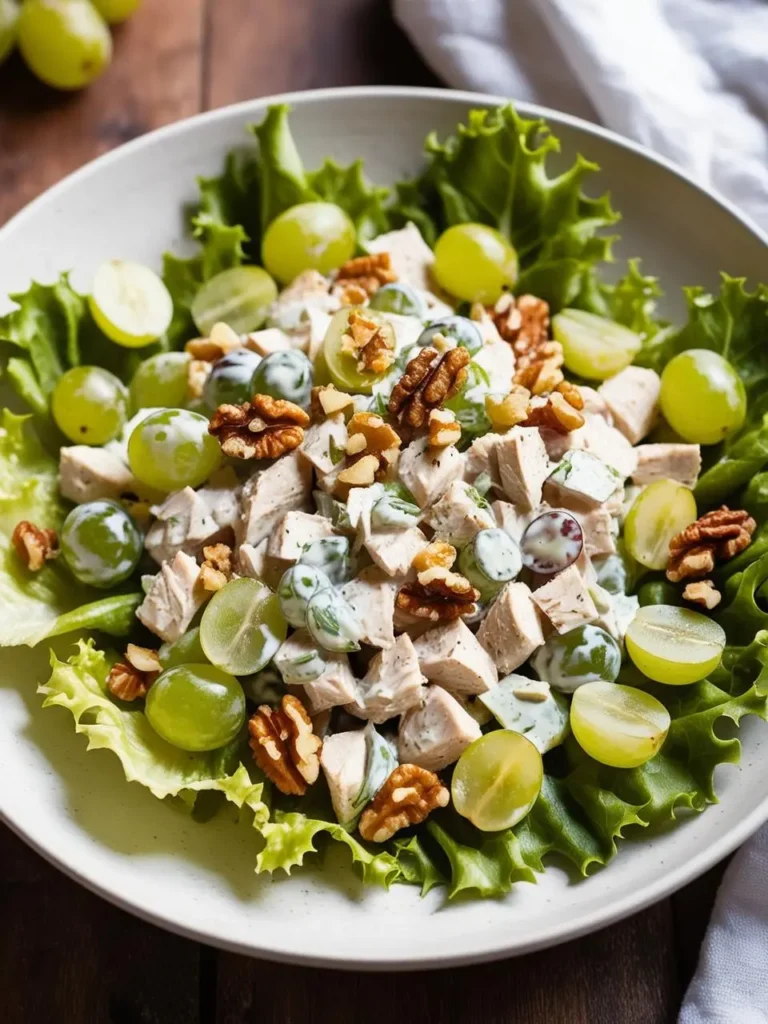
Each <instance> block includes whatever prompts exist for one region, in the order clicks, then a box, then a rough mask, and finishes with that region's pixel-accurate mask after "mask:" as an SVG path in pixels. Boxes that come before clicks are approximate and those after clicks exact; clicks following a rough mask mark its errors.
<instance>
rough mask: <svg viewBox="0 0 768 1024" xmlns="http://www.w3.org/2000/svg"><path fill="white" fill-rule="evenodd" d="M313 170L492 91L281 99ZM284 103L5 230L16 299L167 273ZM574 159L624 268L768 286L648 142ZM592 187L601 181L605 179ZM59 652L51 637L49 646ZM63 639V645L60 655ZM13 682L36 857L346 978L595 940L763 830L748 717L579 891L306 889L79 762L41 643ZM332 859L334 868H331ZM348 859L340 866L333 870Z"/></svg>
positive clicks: (9, 710)
mask: <svg viewBox="0 0 768 1024" xmlns="http://www.w3.org/2000/svg"><path fill="white" fill-rule="evenodd" d="M279 99H280V100H281V101H282V100H287V101H288V102H290V103H292V104H294V106H295V112H294V114H293V118H292V127H293V129H294V131H295V133H296V135H297V137H298V141H299V143H300V147H301V151H302V153H303V155H304V156H305V158H306V159H307V162H308V165H309V166H314V165H317V164H318V163H319V162H320V161H321V160H322V158H323V157H325V156H326V155H329V154H330V155H333V156H335V157H337V158H339V159H341V160H350V159H352V158H355V157H358V156H363V157H365V160H366V166H367V170H368V172H369V174H370V175H371V177H372V178H373V179H374V180H377V181H380V182H382V183H387V182H390V181H392V180H394V179H395V178H398V177H400V176H401V175H403V174H404V173H407V172H412V171H414V170H416V169H417V168H418V166H419V163H420V154H421V145H422V142H423V140H424V137H425V135H426V133H427V132H428V131H429V130H431V129H437V131H438V132H439V133H440V134H441V135H444V134H446V133H448V132H449V131H451V130H452V129H453V128H454V126H455V124H456V123H457V122H458V121H459V120H460V119H462V118H463V117H464V115H465V113H466V111H467V110H468V109H469V108H470V107H473V106H482V105H486V104H487V105H496V104H497V103H500V102H502V100H501V99H499V98H498V97H491V96H477V95H471V94H468V93H456V92H454V93H452V92H442V91H437V90H429V89H395V88H373V89H363V88H360V89H348V90H329V91H322V92H314V93H304V94H298V95H295V96H287V97H279ZM269 102H271V101H270V100H257V101H253V102H250V103H244V104H241V105H239V106H235V107H229V108H226V109H224V110H218V111H214V112H213V113H209V114H203V115H201V116H199V117H195V118H191V119H190V120H188V121H183V122H181V123H180V124H176V125H173V126H171V127H169V128H165V129H162V130H161V131H157V132H154V133H152V134H151V135H148V136H146V137H144V138H142V139H138V140H137V141H135V142H132V143H130V144H129V145H127V146H124V147H122V148H121V149H119V150H117V151H116V152H114V153H110V154H109V155H107V156H104V157H102V158H101V159H99V160H97V161H95V162H94V163H93V164H90V165H89V166H87V167H85V168H83V169H82V170H81V171H79V172H78V173H76V174H74V175H72V176H71V177H70V178H67V179H66V181H64V182H62V183H61V184H60V185H58V186H56V187H55V188H53V189H52V190H51V191H50V192H48V193H47V194H46V195H44V196H42V197H41V198H40V199H38V200H36V201H35V202H34V203H32V204H31V205H30V206H29V207H28V208H27V209H26V210H24V211H23V212H22V213H20V214H19V215H18V216H17V217H16V218H15V219H14V220H12V221H11V222H10V223H9V224H7V225H6V226H5V227H4V228H3V229H2V230H0V282H2V293H3V295H5V294H6V293H7V292H12V291H15V290H17V289H23V288H25V287H26V286H27V284H28V282H29V280H30V278H31V277H35V278H37V279H40V280H51V279H53V278H54V276H55V275H56V274H57V273H58V272H59V271H60V270H65V269H68V268H73V269H74V271H75V275H74V281H75V283H76V284H79V285H80V286H82V287H83V288H85V287H87V285H88V281H89V277H90V275H91V273H92V272H93V270H94V268H95V267H96V266H97V265H98V264H99V263H101V262H102V261H103V260H105V259H108V258H111V257H115V256H120V257H124V258H131V259H136V260H141V261H144V262H147V263H150V264H155V265H157V264H158V263H159V259H160V254H161V252H162V251H163V250H164V249H165V248H168V247H176V248H178V247H181V246H182V245H183V242H184V220H183V208H184V204H185V203H186V202H187V201H192V200H194V198H195V176H196V175H198V174H212V173H215V172H217V171H218V170H219V168H220V166H221V164H222V160H223V158H224V155H225V153H226V152H227V150H228V149H230V147H232V146H234V145H237V144H238V143H240V142H242V140H243V138H244V135H243V130H244V128H245V126H246V124H248V123H249V122H251V121H255V120H259V119H260V118H261V117H262V116H263V114H264V111H265V108H266V106H267V104H268V103H269ZM520 109H521V111H522V112H523V113H534V114H544V115H545V116H546V117H547V118H548V119H549V120H550V122H551V123H552V125H553V128H554V130H555V132H556V133H557V134H558V135H559V136H560V138H561V140H562V142H563V149H564V152H565V154H566V156H568V157H572V156H573V155H574V153H575V152H576V150H577V149H578V150H579V151H581V152H583V153H584V155H585V156H587V157H589V158H591V159H594V160H596V161H597V162H598V163H599V164H600V165H601V167H602V173H601V175H600V181H599V183H598V184H599V186H600V187H603V188H604V187H608V188H609V189H610V191H611V194H612V198H613V201H614V204H615V206H616V207H617V208H618V209H619V210H621V211H622V212H623V214H624V219H623V222H622V224H621V232H622V242H621V244H620V246H619V253H620V255H621V256H641V257H643V259H644V264H645V267H646V269H647V270H648V271H653V272H655V273H657V274H658V275H659V276H660V277H661V280H662V283H663V284H664V286H665V288H666V289H667V292H668V294H669V308H668V312H669V313H670V314H671V315H674V314H680V313H681V312H682V308H683V305H682V301H681V298H680V294H679V289H680V286H681V285H684V284H704V285H706V286H711V287H716V285H717V280H718V271H719V270H720V269H724V270H728V271H729V272H731V273H733V274H744V275H747V276H751V277H752V278H753V279H757V277H758V276H759V275H760V274H763V275H765V267H766V239H765V238H764V237H762V236H761V235H760V233H759V231H758V230H757V229H756V228H754V227H753V226H751V225H749V224H748V223H747V222H746V221H745V220H744V218H743V217H741V216H740V215H739V214H738V213H737V211H736V210H735V209H734V208H733V207H731V206H729V205H728V204H727V203H725V202H723V201H722V200H720V199H717V198H715V197H713V196H711V195H709V194H708V193H707V192H706V191H704V190H702V189H700V188H698V187H697V186H696V185H694V184H692V183H691V182H690V181H688V180H687V179H686V178H685V176H684V175H682V174H681V173H680V172H679V171H677V170H676V169H675V168H673V167H672V166H671V165H669V164H667V163H666V162H664V161H663V160H660V159H659V158H657V157H655V156H653V155H652V154H650V153H648V152H646V151H645V150H643V149H641V148H640V147H638V146H635V145H633V144H632V143H629V142H626V141H625V140H623V139H620V138H618V137H617V136H615V135H612V134H611V133H610V132H607V131H603V130H602V129H600V128H596V127H594V126H593V125H588V124H586V123H585V122H583V121H579V120H577V119H576V118H572V117H567V116H565V115H563V114H557V113H553V112H551V111H539V110H532V109H531V108H528V107H526V106H524V105H522V104H521V105H520ZM595 187H597V186H595ZM43 646H45V645H43ZM67 646H68V641H67V640H66V639H64V640H61V641H57V643H56V647H57V649H58V650H59V651H62V650H66V649H67ZM3 661H4V665H5V670H4V672H3V675H2V679H1V680H0V815H1V816H2V818H3V820H5V821H6V822H7V823H8V824H9V825H10V826H11V828H13V829H14V830H15V831H16V832H18V834H19V835H20V836H22V838H24V839H25V840H26V841H27V842H28V843H29V844H30V845H31V846H33V847H34V848H35V849H36V850H38V852H40V853H42V854H43V855H44V856H46V857H47V858H49V859H50V860H51V861H52V862H53V863H55V864H57V865H58V866H59V867H60V868H62V870H64V871H66V872H67V873H68V874H70V875H72V876H73V877H74V878H77V879H78V880H79V881H81V882H82V883H83V884H84V885H87V886H88V887H90V888H91V889H93V890H95V891H96V892H98V893H100V894H101V895H103V896H105V897H106V898H107V899H110V900H112V901H114V902H115V903H118V904H119V905H121V906H122V907H124V908H126V909H127V910H130V911H133V912H134V913H136V914H138V915H140V916H142V917H144V918H146V919H148V920H151V921H153V922H155V923H157V924H160V925H163V926H165V927H168V928H171V929H173V930H174V931H178V932H181V933H183V934H185V935H188V936H191V937H194V938H197V939H200V940H203V941H205V942H210V943H213V944H215V945H219V946H223V947H227V948H230V949H233V950H236V951H238V952H241V953H249V954H253V955H258V956H265V957H271V958H275V959H281V960H290V961H296V962H300V963H315V964H321V965H326V966H337V967H366V968H376V967H379V968H384V967H393V968H394V967H398V968H409V967H424V966H435V965H446V964H452V963H467V962H470V961H473V960H483V959H491V958H494V957H502V956H507V955H510V954H514V953H522V952H526V951H530V950H533V949H536V948H538V947H542V946H545V945H549V944H552V943H555V942H561V941H564V940H566V939H569V938H573V937H574V936H576V935H579V934H581V933H584V932H587V931H590V930H593V929H596V928H599V927H601V926H603V925H606V924H608V923H609V922H611V921H614V920H616V919H617V918H620V917H622V916H624V915H627V914H630V913H632V912H633V911H636V910H639V909H640V908H641V907H643V906H645V905H646V904H648V903H651V902H653V901H654V900H658V899H660V898H661V897H663V896H665V895H667V894H668V893H670V892H671V891H673V890H674V889H676V888H678V887H679V886H681V885H683V884H685V883H686V882H688V881H690V879H692V878H694V877H695V876H696V875H698V874H700V873H701V872H703V871H704V870H706V869H707V868H708V867H709V866H710V865H712V864H713V863H715V862H716V861H717V860H719V859H720V858H722V857H723V856H724V855H725V854H727V853H728V852H729V851H731V850H732V849H733V848H734V847H735V846H737V845H738V844H739V843H740V842H742V841H743V840H744V839H745V838H746V837H747V836H748V835H749V834H750V833H751V832H752V831H754V830H755V829H756V828H757V827H758V826H759V825H760V824H761V823H762V822H763V821H764V820H765V819H766V818H768V749H766V742H765V738H766V735H767V733H766V727H765V726H764V725H763V724H762V723H759V722H756V721H755V720H754V719H751V718H748V719H746V720H745V721H744V723H743V726H742V730H741V733H742V738H743V740H744V754H743V759H742V763H741V765H740V767H738V768H735V767H733V766H728V767H725V768H721V769H718V772H717V783H718V790H719V792H720V794H721V798H722V802H721V803H720V804H718V805H716V806H714V807H711V808H709V809H708V810H707V811H705V812H704V814H702V815H700V816H697V817H694V818H691V819H690V820H687V821H685V822H684V823H682V824H681V825H679V827H677V828H676V829H674V830H671V831H670V832H668V833H667V834H665V835H663V836H660V837H656V838H653V839H650V840H643V841H638V842H629V843H626V844H624V845H623V847H622V850H621V852H620V855H619V856H618V858H617V859H616V860H615V861H614V862H613V863H612V864H611V865H609V866H608V867H607V868H606V869H604V870H602V871H599V872H597V873H596V874H595V875H593V876H592V877H590V878H589V879H588V880H586V881H582V882H579V883H578V884H575V883H572V882H569V880H568V878H567V876H566V875H565V874H564V873H563V872H561V871H560V870H559V869H557V868H555V867H550V868H549V869H548V871H547V872H546V874H545V875H543V876H541V877H540V881H539V883H538V885H535V886H533V885H527V884H519V885H517V886H516V887H515V889H514V891H513V892H512V893H510V894H509V896H507V897H506V898H505V899H502V900H495V901H472V902H466V901H462V902H459V903H457V904H456V905H447V904H446V903H445V902H444V897H443V895H442V894H441V893H440V891H433V893H432V894H430V896H429V897H428V898H426V899H423V900H422V899H420V898H419V896H418V893H417V892H416V891H415V890H414V889H413V888H411V887H406V886H396V887H395V888H394V889H393V890H392V891H390V892H389V893H385V892H383V891H378V890H370V889H364V888H363V887H362V886H361V885H360V884H358V882H357V880H356V878H355V877H354V876H353V875H352V873H351V871H349V870H347V869H346V861H344V859H343V855H342V854H340V853H338V851H334V853H333V855H332V856H331V857H329V858H328V861H327V864H326V869H325V870H323V871H320V870H314V871H312V872H306V871H305V872H301V873H297V874H296V875H294V877H292V878H285V877H284V876H281V877H275V878H274V879H272V878H269V877H257V876H256V875H255V874H254V873H253V862H254V839H253V833H252V830H250V829H249V828H246V827H244V826H242V825H236V824H234V823H232V822H231V821H229V820H228V819H227V818H226V817H225V816H222V817H221V818H220V819H217V820H215V821H213V822H210V823H208V824H206V825H199V824H195V823H194V822H193V821H191V820H190V819H188V818H187V817H185V816H183V815H182V814H180V813H178V812H177V811H175V810H174V809H173V808H171V807H169V806H167V805H165V804H162V803H160V802H159V801H157V800H155V799H154V798H153V797H152V796H151V795H150V794H149V793H148V792H147V791H146V790H144V789H142V788H141V787H139V786H138V785H135V784H128V783H127V782H125V780H124V778H123V775H122V771H121V769H120V766H119V764H118V762H117V760H116V758H114V757H113V756H112V755H111V754H109V753H108V752H104V751H97V752H93V753H88V754H87V753H86V751H85V742H84V740H83V738H82V737H79V736H76V735H75V733H74V730H73V726H72V719H71V717H70V716H69V714H68V712H66V711H64V710H61V709H51V710H46V711H45V712H43V711H42V710H41V707H40V703H41V701H40V698H39V697H38V696H37V695H36V694H35V682H36V681H37V680H38V679H42V678H44V677H45V676H46V675H47V672H46V662H47V656H46V652H45V651H44V650H40V651H35V652H27V651H14V652H11V653H8V652H5V653H4V657H3ZM337 853H338V859H337ZM342 864H343V865H344V866H343V867H340V865H342Z"/></svg>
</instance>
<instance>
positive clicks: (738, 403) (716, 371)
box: [659, 348, 747, 444]
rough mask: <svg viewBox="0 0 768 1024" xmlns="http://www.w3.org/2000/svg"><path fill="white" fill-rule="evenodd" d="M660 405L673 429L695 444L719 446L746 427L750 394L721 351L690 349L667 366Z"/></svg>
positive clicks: (662, 378)
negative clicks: (748, 396)
mask: <svg viewBox="0 0 768 1024" xmlns="http://www.w3.org/2000/svg"><path fill="white" fill-rule="evenodd" d="M659 403H660V405H661V411H662V412H663V414H664V418H665V420H666V421H667V423H668V424H669V425H670V427H671V428H672V429H673V430H674V431H675V432H676V433H678V434H679V435H680V437H682V438H684V439H685V440H686V441H690V442H692V443H693V444H718V442H720V441H722V440H723V438H724V437H727V436H728V434H731V433H733V432H734V431H735V430H738V429H739V427H741V426H743V424H744V420H745V418H746V415H747V394H746V391H745V390H744V384H743V382H742V380H741V377H739V375H738V373H737V372H736V370H734V368H733V366H732V365H731V364H730V363H729V362H728V360H727V359H723V357H722V356H721V355H720V354H719V353H718V352H711V351H710V350H709V349H703V348H691V349H688V350H687V351H686V352H681V353H680V354H679V355H677V356H675V357H674V358H673V359H670V361H669V362H668V363H667V365H666V366H665V367H664V370H663V372H662V374H661V394H660V396H659Z"/></svg>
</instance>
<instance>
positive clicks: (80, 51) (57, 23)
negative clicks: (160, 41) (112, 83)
mask: <svg viewBox="0 0 768 1024" xmlns="http://www.w3.org/2000/svg"><path fill="white" fill-rule="evenodd" d="M140 4H141V0H0V61H2V60H4V59H5V58H6V57H7V56H8V55H9V54H10V53H11V51H12V50H13V48H14V46H16V45H17V44H18V47H19V51H20V53H21V55H22V57H23V58H24V60H25V61H26V63H27V65H28V67H29V68H30V70H31V71H32V72H34V74H35V75H37V77H38V78H40V79H41V80H42V81H43V82H45V83H46V85H51V86H53V88H54V89H66V90H70V89H82V88H84V87H85V86H87V85H90V84H91V82H94V81H95V80H96V79H97V78H98V77H99V76H100V75H101V74H102V73H103V72H104V71H105V70H106V68H107V67H108V66H109V62H110V60H111V59H112V36H111V35H110V31H109V25H116V24H118V23H119V22H121V21H125V20H126V19H127V18H129V17H130V16H131V15H132V14H133V13H134V12H135V11H136V10H137V9H138V7H139V6H140Z"/></svg>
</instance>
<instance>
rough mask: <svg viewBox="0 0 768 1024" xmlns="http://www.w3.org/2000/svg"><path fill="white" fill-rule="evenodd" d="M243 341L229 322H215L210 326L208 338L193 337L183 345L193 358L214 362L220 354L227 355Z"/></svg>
mask: <svg viewBox="0 0 768 1024" xmlns="http://www.w3.org/2000/svg"><path fill="white" fill-rule="evenodd" d="M242 347H243V342H242V340H241V338H240V335H239V334H237V333H236V332H235V331H233V330H232V328H231V327H230V326H229V324H225V323H217V324H214V325H213V327H212V328H211V334H210V337H208V338H193V340H192V341H188V342H187V344H186V345H185V346H184V349H185V351H186V352H188V353H189V354H190V355H191V356H192V358H193V359H197V360H200V361H202V362H205V363H215V362H216V360H217V359H221V357H222V356H227V355H229V353H230V352H234V351H235V349H238V348H242Z"/></svg>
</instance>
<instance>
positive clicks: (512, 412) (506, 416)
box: [485, 384, 531, 431]
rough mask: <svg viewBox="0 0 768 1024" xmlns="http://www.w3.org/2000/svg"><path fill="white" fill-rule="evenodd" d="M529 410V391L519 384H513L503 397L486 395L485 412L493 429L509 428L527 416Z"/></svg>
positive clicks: (502, 429)
mask: <svg viewBox="0 0 768 1024" xmlns="http://www.w3.org/2000/svg"><path fill="white" fill-rule="evenodd" d="M530 411H531V393H530V391H529V390H528V388H524V387H522V385H520V384H513V385H512V390H511V391H510V392H509V394H508V395H504V397H503V398H496V397H494V395H487V396H486V399H485V414H486V416H487V417H488V419H489V420H490V421H491V427H492V428H493V429H494V430H495V431H504V430H509V429H510V427H514V426H517V424H518V423H522V422H523V421H524V420H525V419H527V418H528V415H529V414H530Z"/></svg>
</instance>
